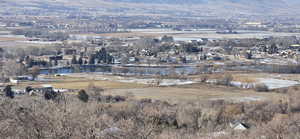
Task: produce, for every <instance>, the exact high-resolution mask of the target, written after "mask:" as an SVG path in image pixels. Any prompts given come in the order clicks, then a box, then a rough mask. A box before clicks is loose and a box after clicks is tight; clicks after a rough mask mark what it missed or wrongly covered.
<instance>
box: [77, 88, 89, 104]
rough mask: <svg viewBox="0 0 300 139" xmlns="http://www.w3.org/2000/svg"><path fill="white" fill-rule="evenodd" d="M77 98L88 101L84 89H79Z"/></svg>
mask: <svg viewBox="0 0 300 139" xmlns="http://www.w3.org/2000/svg"><path fill="white" fill-rule="evenodd" d="M77 97H78V99H79V100H81V101H82V102H85V103H86V102H88V101H89V95H88V94H87V93H86V92H85V90H80V91H79V92H78V95H77Z"/></svg>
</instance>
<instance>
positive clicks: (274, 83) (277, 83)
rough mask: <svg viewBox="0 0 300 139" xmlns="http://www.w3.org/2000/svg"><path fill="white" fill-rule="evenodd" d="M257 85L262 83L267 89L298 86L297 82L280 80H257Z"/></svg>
mask: <svg viewBox="0 0 300 139" xmlns="http://www.w3.org/2000/svg"><path fill="white" fill-rule="evenodd" d="M258 82H259V83H263V84H265V85H266V86H268V88H269V89H278V88H286V87H291V86H295V85H298V84H299V82H297V81H291V80H281V79H273V78H258Z"/></svg>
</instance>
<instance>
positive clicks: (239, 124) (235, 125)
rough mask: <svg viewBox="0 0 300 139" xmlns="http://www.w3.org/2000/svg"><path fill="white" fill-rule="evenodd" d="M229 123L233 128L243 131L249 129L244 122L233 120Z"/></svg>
mask: <svg viewBox="0 0 300 139" xmlns="http://www.w3.org/2000/svg"><path fill="white" fill-rule="evenodd" d="M229 125H230V127H231V128H232V129H233V130H240V131H243V130H247V129H249V126H248V125H246V124H245V123H242V122H232V123H230V124H229Z"/></svg>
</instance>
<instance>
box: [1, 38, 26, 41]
mask: <svg viewBox="0 0 300 139" xmlns="http://www.w3.org/2000/svg"><path fill="white" fill-rule="evenodd" d="M24 40H25V39H24V38H14V37H0V41H24Z"/></svg>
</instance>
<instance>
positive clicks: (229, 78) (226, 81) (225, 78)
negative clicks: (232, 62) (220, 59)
mask: <svg viewBox="0 0 300 139" xmlns="http://www.w3.org/2000/svg"><path fill="white" fill-rule="evenodd" d="M232 80H233V76H232V75H231V74H225V75H223V76H222V78H221V79H219V80H218V81H217V84H218V85H226V86H230V85H231V81H232Z"/></svg>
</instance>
